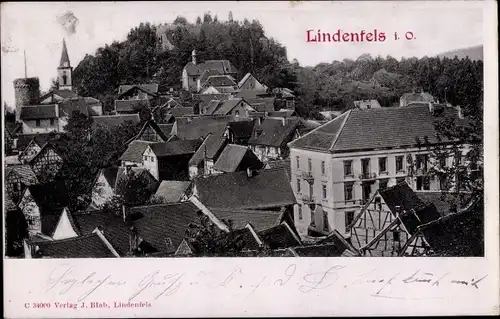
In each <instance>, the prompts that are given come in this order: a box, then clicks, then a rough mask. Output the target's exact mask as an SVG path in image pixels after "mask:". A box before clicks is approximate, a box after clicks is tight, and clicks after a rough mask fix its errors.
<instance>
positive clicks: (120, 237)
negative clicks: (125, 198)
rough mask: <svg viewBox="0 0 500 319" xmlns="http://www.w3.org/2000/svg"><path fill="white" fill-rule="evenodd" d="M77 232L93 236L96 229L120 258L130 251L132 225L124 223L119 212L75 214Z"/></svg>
mask: <svg viewBox="0 0 500 319" xmlns="http://www.w3.org/2000/svg"><path fill="white" fill-rule="evenodd" d="M72 218H73V221H74V224H75V227H76V228H77V229H75V231H77V233H80V234H81V235H88V234H91V233H92V232H93V231H94V230H95V229H96V228H99V229H100V231H101V232H102V233H103V234H104V236H106V238H107V239H108V241H109V242H110V243H111V245H113V247H114V248H115V250H116V251H117V252H118V254H119V255H120V256H124V255H125V254H126V253H127V252H128V251H129V249H130V243H129V234H130V233H131V230H130V227H131V225H130V223H126V222H125V221H124V218H123V215H122V213H121V212H120V211H118V212H107V211H90V212H78V213H73V214H72Z"/></svg>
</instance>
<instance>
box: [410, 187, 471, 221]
mask: <svg viewBox="0 0 500 319" xmlns="http://www.w3.org/2000/svg"><path fill="white" fill-rule="evenodd" d="M415 193H416V194H417V196H418V197H419V198H420V199H421V200H422V201H423V202H424V203H426V204H434V206H436V208H437V210H438V211H439V214H440V215H441V216H446V215H448V214H450V213H452V212H453V211H452V203H454V204H456V206H457V207H456V208H457V209H460V208H461V207H460V201H459V200H458V199H457V198H455V196H454V195H452V194H443V193H442V192H429V191H416V192H415Z"/></svg>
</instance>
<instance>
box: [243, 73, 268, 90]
mask: <svg viewBox="0 0 500 319" xmlns="http://www.w3.org/2000/svg"><path fill="white" fill-rule="evenodd" d="M249 79H254V80H255V81H256V82H257V83H259V84H260V85H262V86H263V87H264V88H267V87H266V86H265V85H263V84H262V83H260V82H259V81H258V80H257V79H256V78H255V77H254V76H253V75H252V74H251V73H247V74H245V76H244V77H243V78H242V79H241V80H240V82H238V87H239V88H241V87H242V86H243V85H244V84H245V82H247V81H248V80H249Z"/></svg>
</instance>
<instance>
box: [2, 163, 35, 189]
mask: <svg viewBox="0 0 500 319" xmlns="http://www.w3.org/2000/svg"><path fill="white" fill-rule="evenodd" d="M7 169H9V170H7ZM10 172H14V173H16V174H17V175H19V177H21V181H22V183H23V184H25V185H34V184H37V183H38V179H37V177H36V175H35V172H33V169H32V168H31V166H29V165H16V166H12V167H6V168H5V176H8V175H9V173H10Z"/></svg>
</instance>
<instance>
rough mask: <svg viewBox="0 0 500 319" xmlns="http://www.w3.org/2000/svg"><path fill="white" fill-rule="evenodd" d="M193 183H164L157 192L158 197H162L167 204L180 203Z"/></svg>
mask: <svg viewBox="0 0 500 319" xmlns="http://www.w3.org/2000/svg"><path fill="white" fill-rule="evenodd" d="M190 185H191V182H187V181H162V182H161V184H160V186H159V187H158V189H157V190H156V196H161V197H163V199H164V200H165V201H166V202H167V203H177V202H180V201H181V199H182V196H183V195H184V194H186V192H187V190H188V188H189V186H190Z"/></svg>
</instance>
